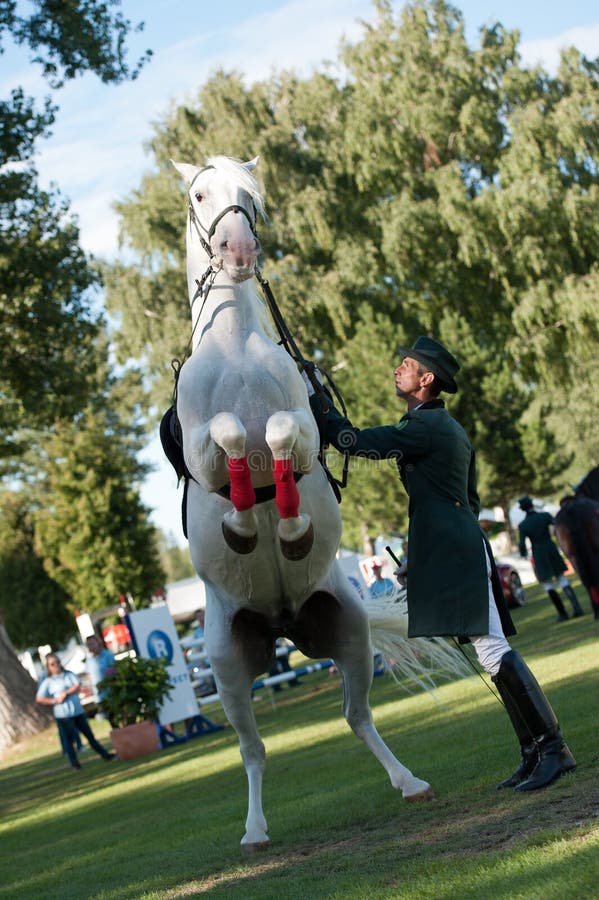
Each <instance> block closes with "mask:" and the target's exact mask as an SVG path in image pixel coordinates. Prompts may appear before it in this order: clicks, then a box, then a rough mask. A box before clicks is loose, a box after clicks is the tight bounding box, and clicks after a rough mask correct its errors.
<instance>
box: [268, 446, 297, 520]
mask: <svg viewBox="0 0 599 900" xmlns="http://www.w3.org/2000/svg"><path fill="white" fill-rule="evenodd" d="M273 474H274V479H275V485H276V491H277V493H276V496H275V503H276V504H277V509H278V510H279V515H280V517H281V518H282V519H296V518H297V517H298V516H299V492H298V489H297V486H296V484H295V479H294V477H293V466H292V461H291V460H290V459H275V466H274V472H273Z"/></svg>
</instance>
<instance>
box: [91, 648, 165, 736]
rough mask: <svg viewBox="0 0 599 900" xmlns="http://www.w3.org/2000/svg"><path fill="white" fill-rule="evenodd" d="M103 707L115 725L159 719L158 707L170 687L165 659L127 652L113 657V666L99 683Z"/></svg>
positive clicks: (119, 726) (121, 725) (120, 725)
mask: <svg viewBox="0 0 599 900" xmlns="http://www.w3.org/2000/svg"><path fill="white" fill-rule="evenodd" d="M98 690H99V691H101V692H102V710H103V712H104V713H106V715H107V716H108V718H109V719H110V720H111V722H113V723H114V725H115V727H117V728H121V727H123V726H124V725H134V724H135V723H136V722H142V721H143V720H144V719H151V720H152V721H153V722H156V721H158V714H159V712H160V707H161V705H162V703H163V702H164V700H165V699H166V698H167V697H168V695H169V694H170V692H171V690H172V686H171V684H170V681H169V674H168V660H167V659H165V658H164V657H161V658H160V659H144V658H143V657H141V656H133V657H132V656H127V657H124V658H123V659H117V660H116V661H115V665H114V669H113V670H112V671H108V672H107V673H106V677H105V678H103V679H102V681H100V682H99V684H98Z"/></svg>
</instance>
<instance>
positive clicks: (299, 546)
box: [279, 522, 314, 562]
mask: <svg viewBox="0 0 599 900" xmlns="http://www.w3.org/2000/svg"><path fill="white" fill-rule="evenodd" d="M279 543H280V545H281V553H282V554H283V556H284V557H285V559H290V560H292V561H293V562H297V561H298V560H300V559H304V558H305V557H306V556H307V555H308V553H309V552H310V550H311V549H312V544H313V543H314V528H313V527H312V522H310V524H309V525H308V528H307V529H306V531H305V532H304V534H302V536H301V537H299V538H298V539H297V540H296V541H286V540H285V539H284V538H282V537H279Z"/></svg>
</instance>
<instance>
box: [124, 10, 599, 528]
mask: <svg viewBox="0 0 599 900" xmlns="http://www.w3.org/2000/svg"><path fill="white" fill-rule="evenodd" d="M375 6H376V9H377V12H378V20H377V22H376V23H375V24H374V25H372V26H368V27H365V28H364V31H363V33H362V36H361V38H360V39H359V40H358V42H357V43H356V44H355V45H353V46H350V45H347V46H345V47H343V48H342V51H341V53H340V61H341V63H342V64H343V70H344V73H345V75H344V80H343V81H341V80H336V79H335V78H333V77H332V76H331V75H329V74H328V73H327V72H317V73H315V74H314V75H313V76H311V77H310V78H308V79H304V80H301V79H298V78H296V77H294V76H293V75H290V74H288V73H275V74H274V75H273V76H272V77H271V78H270V79H268V80H267V81H263V82H260V83H258V84H255V85H252V86H251V88H246V87H245V85H244V84H243V82H242V80H241V78H240V77H239V76H238V75H236V74H234V73H223V72H218V73H216V74H215V75H214V76H213V77H212V78H211V79H210V80H209V81H208V82H207V83H206V84H205V85H204V86H203V87H202V89H201V90H200V91H199V93H198V96H197V98H196V99H195V100H194V101H191V102H190V103H188V105H186V106H184V107H178V108H175V109H173V110H172V111H171V112H170V113H169V114H168V115H167V116H165V118H164V120H163V121H162V122H161V123H159V125H158V126H157V127H156V131H155V135H154V139H153V141H152V149H153V152H154V156H155V161H156V171H155V173H153V174H147V175H146V176H144V179H143V182H142V184H141V186H140V188H139V189H138V190H137V191H135V192H134V194H133V195H132V196H131V198H129V200H127V201H126V202H125V203H123V204H121V207H120V213H121V219H122V229H123V237H124V239H125V240H126V242H127V243H128V244H129V245H130V247H131V249H132V250H133V251H134V252H135V253H136V254H137V258H134V261H133V262H131V263H130V264H128V265H127V266H119V267H118V268H117V267H115V268H114V269H113V270H112V272H111V273H110V274H109V275H108V293H107V302H108V306H109V309H110V311H111V312H112V313H113V314H118V315H119V316H120V319H121V322H122V331H121V334H120V337H119V341H120V345H119V349H118V353H119V355H120V358H121V359H122V360H124V359H125V358H126V355H127V354H128V353H129V352H130V350H131V348H132V347H133V348H134V352H135V354H136V355H138V356H139V357H140V358H142V357H143V358H144V360H145V361H146V363H147V373H148V376H149V378H150V379H151V380H152V387H151V390H152V392H153V393H152V397H153V400H154V402H155V403H156V405H157V406H158V408H163V407H164V406H165V404H166V402H167V400H168V399H169V397H170V389H171V386H172V379H171V378H170V373H169V372H168V370H167V361H168V360H169V359H170V358H171V357H172V356H180V354H181V350H182V347H184V346H185V344H186V338H185V335H188V334H189V311H188V309H187V297H186V288H185V277H184V270H185V248H184V227H183V224H184V221H185V199H184V194H183V188H182V185H180V184H179V181H178V178H177V176H176V174H175V173H174V172H173V170H172V167H171V166H170V163H169V159H170V158H171V157H172V158H176V159H179V160H186V161H190V162H202V161H203V160H205V159H206V157H207V156H209V155H210V154H212V153H214V152H219V153H226V154H228V155H233V156H240V157H244V158H247V157H249V156H254V155H259V156H260V157H261V164H260V169H259V170H258V171H259V173H260V177H261V178H262V179H263V182H264V185H265V186H266V189H267V201H268V211H269V221H268V224H267V225H265V226H264V227H263V228H262V235H261V237H262V242H263V246H264V253H265V266H264V268H265V274H266V275H267V277H268V278H269V280H270V283H271V285H272V287H273V291H274V293H275V295H276V297H277V300H278V302H279V304H280V306H281V309H282V311H283V314H284V315H285V317H286V319H287V321H288V322H289V323H290V324H291V326H292V328H293V330H294V332H295V334H296V336H297V338H298V340H299V343H300V346H302V348H303V350H304V352H305V353H306V354H307V355H314V354H316V355H317V356H318V358H322V359H323V360H324V362H325V365H327V366H328V368H333V367H341V366H342V364H345V368H339V369H338V371H339V378H338V380H339V383H340V385H341V386H342V387H343V388H344V390H345V391H346V392H347V397H348V411H349V414H350V418H352V419H353V420H354V422H355V424H356V425H359V426H366V425H370V424H374V423H377V422H382V421H387V422H389V421H394V420H396V419H397V418H399V415H400V414H401V412H402V411H403V410H398V409H397V408H396V407H395V405H394V401H393V392H392V380H391V377H392V368H393V365H394V363H395V360H394V359H393V354H392V352H391V349H392V347H393V344H394V343H399V342H400V340H401V341H404V342H407V343H408V344H411V343H412V341H413V340H414V339H415V338H416V337H417V336H418V335H419V334H429V335H431V336H434V337H436V338H438V339H440V340H441V341H443V342H445V343H446V344H447V345H448V346H449V347H450V348H451V349H452V350H453V351H454V352H455V354H456V355H457V357H458V359H459V360H460V362H461V365H462V368H461V371H460V373H459V376H458V380H459V385H460V393H459V394H458V395H457V397H455V398H452V399H451V402H450V409H451V411H452V412H453V413H454V414H455V415H456V416H457V417H458V418H459V419H460V421H462V422H463V424H464V425H465V427H466V429H467V431H468V433H469V434H470V436H471V438H472V440H473V443H474V444H475V446H476V449H477V452H478V458H479V468H480V487H481V498H482V500H483V502H484V504H485V505H494V504H499V505H502V506H504V507H505V506H507V505H509V503H510V502H511V500H513V498H514V497H516V496H518V495H519V493H522V492H524V491H527V490H530V489H532V488H533V487H538V489H541V488H542V490H543V491H550V490H552V489H557V486H558V484H560V483H561V482H562V481H563V479H564V473H565V472H566V470H567V467H568V466H569V465H571V464H573V463H572V452H571V448H572V449H573V445H574V440H573V436H574V434H576V437H577V441H576V457H575V461H576V464H577V465H578V466H579V467H580V468H581V469H582V470H583V471H584V470H585V468H589V467H590V464H591V462H592V461H593V459H594V455H595V454H596V448H597V443H596V438H595V436H594V433H595V431H596V430H595V429H592V428H589V427H588V423H590V422H592V420H593V415H594V412H593V409H594V401H593V397H594V396H595V394H596V392H597V389H599V381H598V380H597V379H598V377H599V371H598V369H597V365H596V363H595V360H594V355H593V350H592V348H593V347H594V346H595V345H596V340H597V337H598V331H599V311H598V307H597V303H596V296H597V271H598V260H597V246H598V241H597V238H598V234H597V227H598V226H597V221H598V220H597V216H596V214H595V210H596V206H597V199H598V198H597V190H598V183H597V162H596V161H597V159H598V158H599V115H598V112H599V108H598V106H599V63H597V62H596V61H590V60H587V59H585V58H584V57H582V56H581V55H580V54H579V53H578V52H577V51H575V50H567V51H564V53H563V54H562V61H561V65H560V68H559V70H558V72H557V74H556V75H550V74H548V73H547V72H545V71H543V70H542V69H527V68H525V67H524V66H523V65H522V64H521V61H520V58H519V55H518V40H519V36H518V34H517V33H516V32H513V33H511V32H508V31H506V30H505V29H504V28H503V27H502V26H501V25H499V24H495V25H488V26H486V27H483V28H481V29H480V32H479V40H478V43H477V45H476V46H473V47H471V46H469V45H468V44H467V42H466V39H465V34H464V23H463V20H462V16H461V13H460V12H459V11H458V10H457V9H456V8H455V7H452V6H451V5H449V4H447V3H444V2H442V0H434V2H423V0H418V2H414V3H410V4H407V5H405V6H403V7H402V8H401V10H400V11H399V12H398V14H397V15H395V14H394V11H393V8H392V5H391V4H390V3H388V2H385V0H378V2H376V3H375ZM148 310H149V312H148ZM365 310H368V311H369V312H368V314H367V313H365ZM369 321H372V322H374V323H375V324H374V328H372V329H371V330H368V328H367V326H366V325H365V323H367V322H369ZM182 323H183V326H182ZM369 338H370V344H369ZM382 340H384V350H383V352H382V353H379V347H380V346H381V341H382ZM387 348H388V349H387ZM595 355H596V354H595ZM581 359H582V360H583V365H584V374H585V378H587V377H588V379H589V381H588V382H587V388H588V390H587V391H586V392H585V391H584V390H580V383H581V381H580V379H579V378H578V372H579V369H580V361H581ZM564 362H565V365H563V363H564ZM385 365H387V366H388V370H387V372H388V374H387V375H385V373H384V367H385ZM336 371H337V369H336ZM371 392H372V402H371V401H370V400H369V399H367V395H368V394H370V393H371ZM571 396H573V397H575V401H576V402H575V404H574V408H571V406H570V397H571ZM562 409H563V414H562V413H561V410H562ZM562 415H563V418H564V421H565V422H568V423H569V425H570V430H569V434H570V436H571V437H570V440H569V441H568V442H567V444H566V446H565V448H564V449H562V450H561V451H560V450H559V444H560V442H559V441H558V440H557V439H556V429H557V430H558V431H559V423H560V419H561V417H562ZM583 423H584V427H583ZM563 431H564V432H565V426H564V429H563ZM585 459H586V461H587V465H586V466H585V465H584V460H585ZM355 481H357V482H358V484H357V486H356V488H355V489H354V487H353V484H352V487H351V488H350V489H349V490H348V491H347V492H346V494H345V498H344V501H343V503H344V505H343V517H344V522H345V525H346V533H348V534H350V535H351V542H352V543H354V544H357V543H358V542H359V541H360V540H361V539H363V537H364V530H365V529H366V532H374V531H377V530H378V529H379V528H382V527H383V525H384V524H385V523H386V522H389V521H390V520H392V519H393V517H394V516H395V521H396V522H397V521H398V520H399V519H401V518H402V515H403V509H402V508H401V506H400V507H399V509H398V505H397V499H396V497H395V493H394V491H393V492H392V491H390V490H389V488H388V487H386V486H385V485H386V482H387V476H386V474H384V473H383V472H382V471H379V472H377V473H375V472H374V471H372V472H370V471H369V473H368V475H367V476H366V475H365V474H364V473H363V472H361V473H360V476H359V478H358V476H357V475H356V476H355Z"/></svg>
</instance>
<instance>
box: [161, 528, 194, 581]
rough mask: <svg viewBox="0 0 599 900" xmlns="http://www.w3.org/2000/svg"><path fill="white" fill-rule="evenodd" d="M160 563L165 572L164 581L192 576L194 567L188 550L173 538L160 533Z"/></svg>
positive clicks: (179, 579)
mask: <svg viewBox="0 0 599 900" xmlns="http://www.w3.org/2000/svg"><path fill="white" fill-rule="evenodd" d="M158 546H159V550H160V563H161V565H162V568H163V569H164V572H165V581H166V582H167V583H170V582H171V581H181V579H183V578H192V577H193V576H194V575H195V569H194V567H193V565H192V562H191V559H190V557H189V551H188V550H187V549H183V548H182V547H180V546H179V545H178V544H177V543H176V541H175V539H174V538H170V537H165V536H164V535H161V536H160V538H159V541H158Z"/></svg>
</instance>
